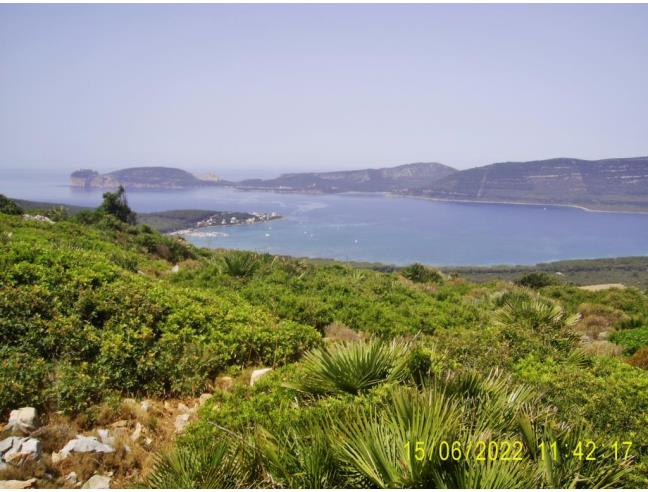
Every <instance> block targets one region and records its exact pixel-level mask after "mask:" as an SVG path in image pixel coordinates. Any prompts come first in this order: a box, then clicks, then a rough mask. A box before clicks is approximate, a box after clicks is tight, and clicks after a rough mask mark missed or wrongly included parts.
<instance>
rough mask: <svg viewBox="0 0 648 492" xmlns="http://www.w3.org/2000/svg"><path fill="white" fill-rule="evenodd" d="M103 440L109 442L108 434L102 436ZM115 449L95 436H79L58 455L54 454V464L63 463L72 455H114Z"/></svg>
mask: <svg viewBox="0 0 648 492" xmlns="http://www.w3.org/2000/svg"><path fill="white" fill-rule="evenodd" d="M101 437H102V439H105V440H108V439H109V437H108V434H105V436H101ZM114 452H115V448H113V447H112V446H111V445H110V444H106V443H105V442H102V441H100V440H99V439H97V438H96V437H94V436H83V435H78V436H76V438H74V439H72V440H70V441H68V443H67V444H66V445H65V446H64V447H63V449H61V450H60V451H59V452H58V453H52V463H58V462H60V461H63V460H64V459H66V458H67V457H68V456H70V454H71V453H114Z"/></svg>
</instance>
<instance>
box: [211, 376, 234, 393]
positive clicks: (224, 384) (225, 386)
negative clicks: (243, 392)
mask: <svg viewBox="0 0 648 492" xmlns="http://www.w3.org/2000/svg"><path fill="white" fill-rule="evenodd" d="M214 386H216V387H217V388H218V389H221V390H223V391H229V390H230V389H232V386H234V379H233V378H231V377H229V376H221V377H218V378H216V380H215V381H214Z"/></svg>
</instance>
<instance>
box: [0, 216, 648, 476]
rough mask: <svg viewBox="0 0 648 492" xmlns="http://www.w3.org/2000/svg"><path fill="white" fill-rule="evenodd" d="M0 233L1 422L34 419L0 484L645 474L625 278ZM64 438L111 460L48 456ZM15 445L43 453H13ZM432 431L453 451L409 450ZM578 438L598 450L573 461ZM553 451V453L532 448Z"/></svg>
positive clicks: (82, 231)
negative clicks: (422, 456) (96, 446)
mask: <svg viewBox="0 0 648 492" xmlns="http://www.w3.org/2000/svg"><path fill="white" fill-rule="evenodd" d="M6 210H11V209H10V208H9V207H7V208H6ZM0 246H1V247H0V313H1V316H0V356H1V357H2V361H3V362H2V370H1V371H0V418H2V419H3V420H4V421H5V422H6V419H7V418H8V417H9V414H10V411H11V410H14V409H18V408H20V407H26V406H33V407H35V408H36V409H37V410H38V411H39V412H40V413H41V415H40V423H39V424H37V425H38V426H39V428H38V429H37V430H35V431H32V432H30V433H29V434H28V436H26V437H14V436H10V435H9V432H10V431H9V430H7V429H5V430H4V431H2V432H3V434H2V435H0V440H2V442H3V447H2V448H1V449H0V455H2V460H3V461H2V462H0V464H2V467H0V468H1V469H0V480H3V479H21V480H24V479H25V478H29V477H34V479H35V480H36V482H37V483H36V485H37V486H39V487H46V486H49V487H54V486H57V487H62V486H70V484H69V483H68V482H67V481H66V480H67V479H66V476H68V474H69V473H70V472H72V471H74V472H75V473H76V474H77V476H78V478H79V479H80V480H81V481H82V482H83V481H85V480H87V479H88V478H89V477H90V476H92V475H93V474H94V473H100V474H102V475H104V476H106V477H110V478H111V480H112V484H113V485H114V486H117V487H119V486H127V485H138V484H140V481H141V479H146V482H145V484H146V485H149V486H155V487H163V486H166V487H167V488H182V487H185V488H186V487H201V486H203V487H211V488H214V487H226V486H230V487H234V486H238V487H245V486H248V487H251V486H261V487H263V486H273V487H289V488H301V487H304V488H308V487H315V486H319V487H321V488H333V487H352V486H370V485H371V486H376V487H378V486H384V487H392V488H393V487H412V488H413V487H415V486H416V487H425V486H428V487H438V488H442V487H443V488H448V487H450V486H453V487H459V486H465V487H469V486H470V487H485V488H489V487H495V486H510V487H511V488H514V487H523V486H526V487H527V488H529V487H531V488H536V487H550V488H564V487H567V486H569V485H573V484H574V483H578V484H579V485H580V486H582V487H584V488H594V487H603V486H613V487H644V488H645V487H646V485H647V482H646V476H647V475H646V470H647V469H648V457H647V456H646V446H647V445H648V428H647V427H646V425H645V409H646V407H647V406H648V372H646V368H647V367H648V360H647V359H648V358H647V356H646V352H648V348H646V345H648V298H647V297H646V294H645V292H642V291H640V290H638V289H634V288H626V289H623V290H620V289H605V290H600V291H595V292H590V291H586V290H583V289H580V288H578V287H576V286H573V285H569V284H568V283H562V282H557V283H556V282H551V283H550V284H545V285H541V284H539V283H536V284H535V285H536V286H535V287H533V288H529V287H522V286H520V285H518V284H517V283H511V282H507V281H501V280H497V279H495V278H494V277H493V279H492V280H491V281H489V282H488V283H485V284H474V283H472V282H470V281H467V280H465V279H462V278H460V277H455V276H449V275H447V274H440V273H439V272H436V271H434V270H433V269H430V268H428V267H425V266H422V265H411V266H409V267H407V268H404V269H397V270H394V271H392V272H384V273H383V272H378V271H372V270H368V269H363V268H354V267H352V266H349V265H347V264H342V263H339V262H333V261H330V262H325V263H323V262H313V261H305V260H298V259H292V258H286V257H274V256H271V255H260V254H255V253H247V252H232V251H213V250H207V249H201V248H196V247H193V246H191V245H189V244H187V243H185V242H183V241H182V240H180V239H176V238H173V237H167V236H163V235H160V234H158V233H156V232H154V231H152V230H150V228H147V227H145V226H135V225H129V224H126V223H123V222H119V221H118V220H116V219H115V217H114V216H111V215H106V213H104V212H101V211H100V212H99V213H95V214H89V213H78V214H76V215H74V216H71V217H65V216H61V218H60V219H58V220H56V221H55V222H51V221H39V220H31V219H30V218H29V217H26V218H25V217H23V216H22V215H20V213H18V212H15V213H13V214H12V215H8V214H4V213H0ZM631 263H632V262H628V263H627V265H626V266H627V267H631ZM644 266H645V264H638V267H640V268H643V267H644ZM563 267H565V268H566V267H567V265H563ZM541 280H542V278H541ZM529 285H532V284H531V283H530V284H529ZM261 368H263V370H262V371H261V372H259V371H258V370H259V369H261ZM261 375H262V376H261ZM206 391H209V394H203V393H204V392H206ZM199 395H200V399H198V398H197V397H198V396H199ZM194 403H195V404H196V405H198V404H201V405H202V407H201V408H200V411H198V409H197V407H195V408H189V407H190V406H191V405H193V404H194ZM187 424H188V426H187ZM414 426H415V427H414ZM79 434H82V435H84V436H86V439H89V440H92V436H94V441H96V442H99V439H100V440H101V443H104V441H105V443H108V444H106V446H109V448H110V449H112V451H106V452H104V453H94V454H93V453H83V452H79V453H72V454H71V455H69V456H61V453H60V451H61V449H62V448H63V447H64V446H65V445H66V443H68V442H69V441H70V440H74V439H81V438H78V437H77V435H79ZM176 434H181V435H180V438H179V439H178V440H177V441H175V446H174V447H171V446H170V445H171V443H172V441H174V440H175V436H176ZM19 439H23V440H25V439H26V440H28V443H29V444H30V445H31V447H30V448H29V449H31V450H32V451H30V452H31V453H33V454H34V455H37V454H38V453H42V455H43V456H42V460H41V461H39V462H38V463H31V462H24V461H21V460H22V455H21V456H19V458H21V459H20V460H19V459H16V460H14V458H15V456H14V455H16V453H13V451H8V448H7V446H12V445H13V443H16V442H18V443H21V442H23V441H17V440H19ZM411 439H414V441H412V442H410V440H411ZM34 440H36V441H38V442H37V443H35V442H34ZM441 441H448V456H450V454H449V453H450V446H451V445H452V446H453V449H454V450H455V451H454V453H455V454H454V455H453V456H456V454H457V453H458V452H459V453H462V456H465V459H454V458H452V459H453V461H448V460H449V458H448V460H445V459H444V458H443V457H440V456H439V455H438V454H437V453H435V454H430V455H429V456H431V457H432V458H430V459H429V460H425V461H422V460H419V459H418V458H416V456H417V455H414V451H413V450H414V449H415V445H416V446H418V447H419V448H420V446H423V447H424V450H425V452H426V453H427V452H428V447H429V446H431V445H432V444H431V443H440V442H441ZM480 441H482V442H483V443H484V444H483V445H484V448H486V447H488V449H491V448H493V449H495V448H498V450H499V452H500V453H502V452H504V448H503V447H500V446H504V444H503V443H505V442H509V444H508V446H509V448H510V447H511V442H513V443H514V448H517V449H516V453H517V452H519V453H520V455H521V456H522V459H523V462H520V463H515V462H508V461H504V460H499V459H493V460H491V461H489V462H487V463H481V462H480V461H479V460H478V459H473V458H474V456H473V455H472V454H470V453H471V451H469V450H468V448H467V447H466V446H467V445H468V444H471V443H472V444H474V445H478V443H479V442H480ZM589 441H592V442H594V443H595V446H596V449H595V450H594V451H591V449H589V448H591V446H589V448H588V449H586V450H585V452H586V453H590V452H591V453H592V454H591V455H590V456H593V457H594V458H595V460H594V461H590V460H585V459H579V458H578V457H577V454H575V453H577V452H578V449H577V447H578V443H579V442H581V443H585V442H589ZM626 441H632V444H631V445H630V446H629V447H627V445H624V446H626V447H624V448H623V451H621V452H620V451H619V449H617V454H616V456H615V454H614V443H617V446H618V445H620V443H622V442H626ZM417 442H420V443H421V444H416V443H417ZM7 443H8V444H7ZM105 443H104V444H105ZM242 443H244V445H241V444H242ZM408 443H409V445H410V446H411V447H412V449H411V450H409V454H408V448H407V445H408ZM455 443H456V444H455ZM488 443H490V444H488ZM553 443H555V447H556V453H560V456H561V460H560V461H558V460H557V459H556V460H554V458H552V455H551V454H547V453H540V452H539V451H538V450H539V448H540V447H542V446H547V447H548V446H549V445H552V446H553ZM86 444H88V443H87V442H86ZM487 444H488V446H487ZM583 446H585V444H583ZM626 448H627V449H628V453H627V459H626V453H625V450H626ZM12 449H13V448H12ZM104 449H106V448H104ZM435 449H436V448H435ZM430 451H431V450H430ZM157 452H162V454H160V455H159V456H158V458H156V459H155V460H154V461H153V460H152V458H153V456H154V455H155V454H156V453H157ZM444 452H445V451H444ZM11 453H13V454H11ZM25 453H27V449H25ZM55 453H57V454H55ZM466 453H468V454H466ZM10 455H11V456H10ZM426 455H427V454H426ZM5 458H7V459H6V460H5ZM178 463H179V465H178ZM376 463H378V464H379V466H378V465H376ZM412 470H415V471H416V473H412ZM417 470H418V471H417Z"/></svg>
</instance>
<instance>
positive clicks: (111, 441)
mask: <svg viewBox="0 0 648 492" xmlns="http://www.w3.org/2000/svg"><path fill="white" fill-rule="evenodd" d="M97 434H98V435H99V440H100V441H101V442H102V443H104V444H108V445H109V446H114V445H115V438H113V437H110V433H109V432H108V429H98V430H97Z"/></svg>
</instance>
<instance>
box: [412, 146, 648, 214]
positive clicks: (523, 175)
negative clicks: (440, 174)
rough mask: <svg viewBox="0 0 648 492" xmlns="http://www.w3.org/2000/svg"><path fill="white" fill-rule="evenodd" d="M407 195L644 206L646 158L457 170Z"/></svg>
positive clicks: (601, 206) (566, 160) (605, 206)
mask: <svg viewBox="0 0 648 492" xmlns="http://www.w3.org/2000/svg"><path fill="white" fill-rule="evenodd" d="M417 188H418V189H416V190H410V191H409V194H412V195H419V196H425V197H430V198H436V199H445V200H468V201H484V202H489V201H490V202H515V203H543V204H563V205H578V206H583V207H586V208H590V209H594V210H628V211H640V210H644V211H645V210H648V157H635V158H627V159H603V160H597V161H587V160H581V159H571V158H557V159H548V160H542V161H531V162H503V163H496V164H491V165H488V166H483V167H477V168H472V169H467V170H465V171H458V172H456V173H453V174H452V175H449V176H447V177H444V178H442V179H439V180H437V181H435V182H433V183H431V184H429V185H421V186H419V187H417Z"/></svg>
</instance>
